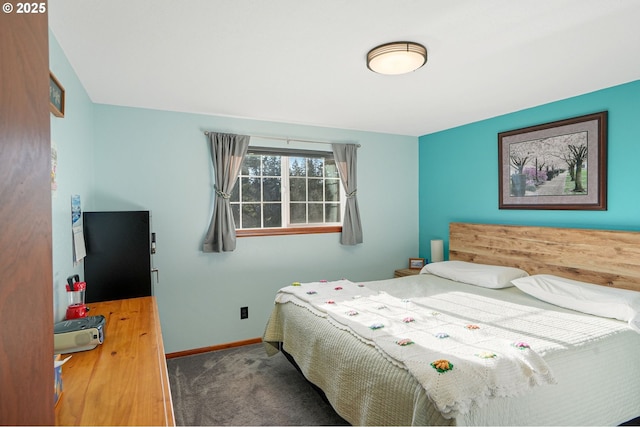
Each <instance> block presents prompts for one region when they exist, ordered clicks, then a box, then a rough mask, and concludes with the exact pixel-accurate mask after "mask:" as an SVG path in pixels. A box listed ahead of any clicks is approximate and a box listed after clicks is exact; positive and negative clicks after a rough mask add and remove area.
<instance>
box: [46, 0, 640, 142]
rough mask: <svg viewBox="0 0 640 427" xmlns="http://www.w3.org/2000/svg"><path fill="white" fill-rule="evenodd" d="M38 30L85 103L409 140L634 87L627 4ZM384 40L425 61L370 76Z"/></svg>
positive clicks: (344, 5)
mask: <svg viewBox="0 0 640 427" xmlns="http://www.w3.org/2000/svg"><path fill="white" fill-rule="evenodd" d="M49 21H50V28H51V30H52V31H53V33H54V35H55V37H56V39H57V40H58V42H59V43H60V45H61V46H62V49H63V50H64V52H65V54H66V56H67V58H68V59H69V61H70V62H71V65H72V66H73V68H74V70H75V72H76V74H77V75H78V77H79V79H80V81H81V82H82V84H83V85H84V87H85V89H86V90H87V92H88V94H89V97H90V98H91V99H92V101H93V102H96V103H104V104H114V105H123V106H133V107H144V108H152V109H159V110H170V111H183V112H192V113H204V114H212V115H221V116H232V117H244V118H252V119H260V120H269V121H276V122H287V123H297V124H307V125H318V126H326V127H335V128H344V129H354V130H367V131H375V132H383V133H392V134H401V135H411V136H420V135H425V134H428V133H431V132H435V131H438V130H443V129H447V128H451V127H454V126H457V125H461V124H465V123H470V122H474V121H478V120H482V119H486V118H489V117H494V116H497V115H500V114H504V113H508V112H512V111H516V110H520V109H523V108H528V107H532V106H536V105H540V104H544V103H547V102H552V101H556V100H559V99H563V98H567V97H571V96H575V95H580V94H583V93H587V92H591V91H594V90H597V89H601V88H605V87H610V86H614V85H617V84H621V83H626V82H630V81H634V80H638V79H640V30H638V28H639V27H638V22H640V1H638V0H517V1H516V0H482V1H480V0H375V1H371V0H269V1H265V0H189V1H185V0H182V1H179V0H50V1H49ZM392 41H414V42H418V43H421V44H423V45H424V46H426V47H427V50H428V55H429V58H428V61H427V64H426V65H425V66H424V67H423V68H421V69H419V70H417V71H415V72H413V73H410V74H405V75H400V76H383V75H379V74H375V73H373V72H371V71H369V70H368V69H367V67H366V64H365V56H366V54H367V52H368V51H369V50H370V49H371V48H373V47H375V46H377V45H379V44H383V43H387V42H392ZM63 84H64V83H63Z"/></svg>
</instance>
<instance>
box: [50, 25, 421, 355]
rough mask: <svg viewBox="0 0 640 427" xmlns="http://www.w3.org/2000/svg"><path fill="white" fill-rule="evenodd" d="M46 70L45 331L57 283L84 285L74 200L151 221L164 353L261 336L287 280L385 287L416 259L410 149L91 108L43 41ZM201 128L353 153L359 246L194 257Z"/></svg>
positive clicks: (275, 243) (325, 131)
mask: <svg viewBox="0 0 640 427" xmlns="http://www.w3.org/2000/svg"><path fill="white" fill-rule="evenodd" d="M50 64H51V65H50V66H51V70H52V71H53V72H54V74H56V76H57V77H58V79H59V80H60V82H61V83H62V85H63V86H64V87H65V90H66V96H67V101H66V114H65V117H64V118H60V119H58V118H53V117H52V119H51V123H52V128H51V135H52V140H53V141H54V142H55V143H56V145H57V149H58V169H57V181H58V190H57V192H56V193H55V195H54V198H53V202H52V203H53V260H54V262H53V264H54V288H55V294H56V297H55V301H54V305H55V312H56V319H55V320H56V321H57V320H61V319H62V317H63V316H64V311H65V308H66V305H67V304H66V296H65V291H64V284H65V283H66V277H67V276H69V275H71V274H74V273H77V274H80V276H81V277H83V264H82V263H80V264H78V265H74V264H73V258H72V243H71V204H70V198H71V195H72V194H80V195H81V197H82V202H83V209H84V210H85V211H87V210H124V209H145V210H150V211H151V213H152V223H153V229H154V231H155V232H156V233H157V236H158V246H157V249H158V250H157V254H156V255H155V256H154V265H155V267H157V268H158V269H159V271H160V281H159V283H158V284H157V286H156V297H157V301H158V307H159V312H160V320H161V323H162V331H163V338H164V344H165V350H166V351H167V352H175V351H181V350H189V349H195V348H200V347H207V346H211V345H216V344H223V343H228V342H234V341H240V340H244V339H250V338H255V337H260V336H261V335H262V333H263V331H264V327H265V324H266V321H267V318H268V315H269V313H270V311H271V308H272V307H273V299H274V296H275V293H276V291H277V290H278V289H279V288H280V287H282V286H286V285H288V284H290V283H291V282H293V281H310V280H320V279H338V278H342V277H346V278H349V279H351V280H354V281H363V280H374V279H385V278H390V277H392V276H393V271H394V270H395V269H397V268H404V267H405V266H406V265H407V260H408V258H410V257H415V256H416V254H417V252H418V199H417V194H418V160H417V155H418V139H417V138H415V137H406V136H396V135H383V134H377V133H371V132H357V131H349V130H340V129H329V128H321V127H312V126H301V125H293V124H284V123H270V122H262V121H256V120H243V119H233V118H226V117H214V116H206V115H197V114H183V113H175V112H166V111H155V110H146V109H137V108H125V107H118V106H109V105H96V104H94V103H92V102H91V100H90V99H89V97H88V96H87V93H86V91H85V90H84V88H83V87H82V85H81V83H80V82H79V80H78V78H77V76H76V74H75V73H74V71H73V69H72V67H71V66H70V65H69V63H68V61H67V59H66V57H65V55H64V52H63V51H62V49H61V48H60V46H59V45H58V43H57V42H56V40H55V37H54V35H53V34H52V33H50ZM203 96H205V95H203ZM205 129H207V130H218V131H225V132H236V133H248V134H260V135H276V136H290V137H297V138H303V139H320V140H334V141H344V142H346V141H352V142H358V143H360V144H361V145H362V147H361V148H360V150H359V154H358V155H359V160H358V180H359V186H358V199H359V206H360V210H361V213H362V225H363V229H364V243H363V244H362V245H358V246H356V247H345V246H341V245H340V243H339V235H338V234H335V233H333V234H316V235H301V236H279V237H250V238H241V239H239V241H238V245H237V250H236V251H235V252H233V253H223V254H205V253H202V252H201V251H200V247H201V243H202V239H203V237H204V234H205V232H206V230H207V226H208V223H209V220H210V215H211V207H212V167H211V165H210V163H211V162H210V157H209V152H208V150H207V145H206V139H205V136H204V134H203V130H205ZM390 159H393V160H394V162H393V163H390ZM87 286H91V284H90V283H88V284H87ZM241 306H248V307H249V318H248V319H245V320H240V307H241Z"/></svg>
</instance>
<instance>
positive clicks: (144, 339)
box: [55, 297, 175, 426]
mask: <svg viewBox="0 0 640 427" xmlns="http://www.w3.org/2000/svg"><path fill="white" fill-rule="evenodd" d="M88 306H89V309H90V311H89V313H90V315H92V316H96V315H99V314H101V315H103V316H105V318H106V321H107V323H106V327H105V330H104V342H103V343H102V344H101V345H98V347H96V348H95V349H93V350H89V351H83V352H78V353H72V357H71V359H70V360H69V361H68V362H67V363H65V364H64V365H63V367H62V383H63V392H62V397H61V399H60V402H59V403H58V405H57V406H56V413H55V415H56V419H55V421H56V425H94V426H99V425H113V426H117V425H138V426H144V425H154V426H166V425H169V426H173V425H175V419H174V415H173V406H172V401H171V391H170V389H169V377H168V373H167V364H166V359H165V354H164V346H163V343H162V334H161V331H160V321H159V317H158V309H157V306H156V301H155V297H142V298H131V299H123V300H116V301H105V302H98V303H93V304H88ZM63 357H66V356H63Z"/></svg>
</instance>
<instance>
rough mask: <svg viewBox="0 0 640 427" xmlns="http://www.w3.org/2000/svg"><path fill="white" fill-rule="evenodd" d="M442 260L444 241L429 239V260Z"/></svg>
mask: <svg viewBox="0 0 640 427" xmlns="http://www.w3.org/2000/svg"><path fill="white" fill-rule="evenodd" d="M440 261H444V242H443V241H442V240H432V241H431V262H440Z"/></svg>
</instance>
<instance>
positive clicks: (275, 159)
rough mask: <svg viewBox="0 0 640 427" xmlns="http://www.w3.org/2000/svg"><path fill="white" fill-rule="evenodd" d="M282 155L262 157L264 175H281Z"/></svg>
mask: <svg viewBox="0 0 640 427" xmlns="http://www.w3.org/2000/svg"><path fill="white" fill-rule="evenodd" d="M281 165H282V162H281V158H280V156H263V157H262V175H263V176H280V175H281V173H280V171H281Z"/></svg>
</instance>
